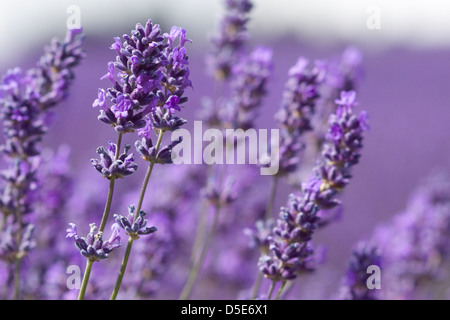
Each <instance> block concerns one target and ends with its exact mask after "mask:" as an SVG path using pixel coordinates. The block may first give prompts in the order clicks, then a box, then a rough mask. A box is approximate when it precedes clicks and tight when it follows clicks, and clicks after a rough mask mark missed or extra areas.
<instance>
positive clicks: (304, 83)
mask: <svg viewBox="0 0 450 320" xmlns="http://www.w3.org/2000/svg"><path fill="white" fill-rule="evenodd" d="M308 63H309V62H308V60H306V59H305V58H303V57H300V58H299V59H298V60H297V63H296V64H295V65H294V66H293V67H292V68H291V69H290V70H289V73H288V75H289V79H288V80H287V82H286V85H285V90H284V93H283V100H282V107H281V109H280V110H279V111H278V112H277V113H276V114H275V119H276V120H277V121H278V123H279V125H280V127H281V129H282V130H281V134H280V135H281V141H280V169H279V171H278V175H279V176H283V175H286V174H288V173H291V172H294V171H295V170H296V169H297V166H298V164H299V158H298V156H299V152H300V151H301V150H302V149H303V146H304V142H302V141H301V138H302V136H303V135H304V133H305V132H307V131H311V130H312V117H313V115H314V112H315V106H316V103H317V101H318V99H319V97H320V95H319V85H320V84H321V83H322V82H323V80H324V77H325V68H324V64H323V63H322V62H316V64H315V67H314V68H313V69H312V70H308V69H307V66H308Z"/></svg>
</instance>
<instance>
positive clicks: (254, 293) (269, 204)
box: [250, 176, 278, 300]
mask: <svg viewBox="0 0 450 320" xmlns="http://www.w3.org/2000/svg"><path fill="white" fill-rule="evenodd" d="M277 187H278V178H277V176H274V177H273V180H272V183H271V187H270V194H269V199H268V201H267V206H266V214H265V219H266V221H267V220H269V219H270V218H272V211H273V205H274V202H275V196H276V194H277ZM261 256H262V254H261ZM262 279H263V274H262V272H260V271H258V275H257V276H256V280H255V284H254V285H253V290H252V295H251V297H250V299H252V300H253V299H256V297H257V296H258V292H259V289H260V287H261V283H262Z"/></svg>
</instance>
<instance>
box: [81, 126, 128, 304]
mask: <svg viewBox="0 0 450 320" xmlns="http://www.w3.org/2000/svg"><path fill="white" fill-rule="evenodd" d="M121 144H122V133H119V134H118V136H117V144H116V152H115V155H114V160H117V159H118V158H119V154H120V148H121ZM115 181H116V179H115V178H112V179H111V180H109V188H108V196H107V198H106V203H105V209H104V210H103V214H102V220H101V222H100V227H99V229H98V233H99V234H101V233H103V230H104V229H105V226H106V222H107V221H108V216H109V212H110V210H111V203H112V198H113V194H114V184H115ZM91 268H92V261H90V260H89V259H87V261H86V271H85V272H84V275H83V281H82V283H81V288H80V292H79V294H78V300H83V299H84V293H85V292H86V287H87V285H88V282H89V277H90V275H91Z"/></svg>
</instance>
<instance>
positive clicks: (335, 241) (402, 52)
mask: <svg viewBox="0 0 450 320" xmlns="http://www.w3.org/2000/svg"><path fill="white" fill-rule="evenodd" d="M264 3H265V2H263V3H262V4H261V6H263V5H264ZM256 6H257V7H258V3H257V4H256ZM80 7H81V10H82V11H81V12H82V14H86V15H90V14H93V12H90V11H89V9H86V10H84V9H83V8H84V7H83V5H81V6H80ZM146 12H147V14H145V15H144V14H143V13H141V14H139V15H138V17H136V16H132V17H131V16H130V17H128V16H127V17H126V18H123V19H121V20H120V23H118V24H114V21H110V22H109V25H108V23H105V25H104V26H103V28H102V29H101V30H95V29H94V28H91V27H90V26H89V25H86V26H85V33H86V43H85V48H86V52H87V57H86V59H85V61H84V62H83V63H82V65H81V66H80V67H78V68H77V70H76V80H75V83H74V86H73V89H72V90H71V93H70V97H69V99H68V100H67V101H66V102H65V103H64V104H63V105H62V106H59V107H58V108H57V109H56V118H55V122H54V124H53V125H52V127H51V130H50V134H48V135H47V136H46V138H45V145H47V146H50V147H57V146H59V145H60V144H67V145H69V146H70V147H71V149H72V158H71V162H72V166H73V170H74V173H75V174H77V173H80V175H82V176H86V175H85V174H81V173H82V172H83V171H93V169H92V167H91V164H90V159H91V158H92V157H94V156H95V155H96V154H95V149H96V147H97V146H99V145H104V144H105V143H106V141H108V140H109V139H112V132H111V129H110V128H108V127H107V126H106V125H103V124H101V123H100V122H99V121H98V120H97V114H98V110H95V109H93V108H92V102H93V101H94V99H95V98H96V97H97V89H98V88H100V87H105V86H106V83H105V81H106V80H105V81H101V80H100V77H101V76H103V75H104V74H105V73H106V72H107V62H108V61H110V60H113V59H114V52H113V51H111V50H110V49H109V46H110V45H111V43H112V42H113V37H114V36H119V35H122V34H124V33H127V32H129V30H131V29H132V28H133V27H134V25H135V23H136V22H141V23H145V21H146V19H147V18H148V17H150V18H152V20H153V21H154V22H156V23H160V24H161V25H162V26H163V30H167V31H168V30H169V28H170V26H171V25H172V24H177V25H182V21H183V19H180V20H181V21H177V20H176V18H175V17H179V14H178V15H173V16H172V15H171V12H170V11H168V12H162V11H159V12H158V13H157V14H156V15H153V14H152V12H151V10H147V11H146ZM177 12H178V11H177ZM189 14H190V13H189V12H186V15H189ZM208 14H209V13H208ZM361 15H362V16H361V21H362V26H363V27H362V28H363V29H364V27H365V26H364V19H365V18H366V17H367V16H366V15H365V12H364V11H362V13H361ZM386 15H389V11H388V10H386ZM147 16H148V17H147ZM57 17H58V19H59V20H58V21H64V19H65V17H66V15H65V13H64V12H59V13H57ZM82 18H83V16H82ZM278 18H280V17H278ZM136 19H137V20H136ZM210 19H211V18H210V17H209V18H208V19H207V23H205V27H206V28H205V29H208V28H209V27H211V25H210ZM254 19H258V16H256V17H255V18H254ZM279 20H280V19H277V20H275V22H274V24H276V22H277V21H279ZM82 23H83V20H82ZM190 23H192V24H193V23H194V22H192V21H191V22H190ZM200 23H202V22H201V20H199V22H198V23H197V25H196V26H195V27H193V28H194V29H195V32H194V33H193V35H192V36H191V38H192V39H193V40H194V43H193V44H192V45H191V46H190V48H189V49H190V54H189V55H190V59H191V80H192V82H193V85H194V90H193V91H192V92H189V94H188V95H189V101H190V102H189V103H188V105H187V107H186V108H185V109H184V110H183V111H182V116H184V117H185V118H186V119H188V120H189V121H190V122H192V121H193V120H196V119H197V117H196V114H195V110H198V108H199V107H200V105H201V99H202V97H204V96H210V95H211V92H212V85H211V83H212V81H211V78H209V77H208V76H207V74H206V69H205V63H204V58H205V54H206V52H207V51H208V47H207V45H208V43H207V37H208V35H209V33H210V30H209V29H208V30H206V32H204V33H203V34H201V32H198V30H199V29H201V27H199V25H198V24H200ZM261 23H262V22H261V21H256V22H255V25H253V27H252V28H251V29H250V36H251V40H250V45H251V46H255V45H260V44H263V45H266V46H270V47H272V48H273V49H274V61H275V74H274V77H273V79H272V81H271V85H270V89H269V96H268V98H267V99H266V100H265V103H264V106H263V108H262V110H261V113H260V118H259V119H258V121H257V124H258V125H259V127H261V128H275V127H276V123H275V122H274V120H273V115H274V113H275V112H276V111H277V110H278V108H279V107H280V101H281V94H282V90H283V87H284V83H285V81H286V79H287V70H288V69H289V68H290V66H292V65H293V64H294V63H295V62H296V60H297V58H298V57H299V56H304V57H306V58H308V59H310V60H315V59H328V58H331V57H334V56H336V55H340V54H341V53H342V51H343V50H344V48H345V47H346V46H347V45H356V46H357V47H358V48H359V49H360V50H361V51H362V53H363V69H364V78H363V81H362V83H361V85H360V87H359V89H358V100H359V102H360V104H359V108H360V109H365V110H367V111H368V113H369V115H370V126H371V129H370V131H369V132H368V133H367V135H366V140H365V147H364V149H363V152H362V154H363V156H362V160H361V163H360V165H358V166H356V168H355V169H354V171H353V176H354V178H353V180H352V181H351V183H350V185H349V186H348V188H346V190H345V192H344V194H343V195H342V197H341V199H342V202H343V207H344V212H343V218H342V221H339V222H337V223H334V224H332V225H330V226H329V227H327V228H326V229H324V230H322V231H321V232H319V233H318V234H317V235H316V237H315V243H316V244H319V245H325V246H326V247H327V248H328V261H327V263H326V265H324V266H322V267H320V269H321V271H320V270H319V272H318V274H317V275H316V277H323V276H324V274H325V273H327V275H329V276H330V281H329V284H330V287H333V285H336V283H337V281H339V280H340V277H341V275H342V272H343V270H344V268H345V266H346V263H347V259H348V255H349V253H350V251H351V249H352V247H353V246H354V244H355V243H356V242H357V241H358V240H360V239H364V238H366V237H368V236H369V235H370V234H371V233H372V231H373V228H374V226H376V225H377V224H378V223H380V222H384V221H388V220H389V219H390V218H391V217H392V216H393V215H394V214H396V213H398V212H399V211H401V210H402V209H403V208H404V207H405V204H406V201H407V199H408V196H409V194H410V193H411V191H412V190H413V189H415V188H416V187H417V186H418V184H419V183H420V182H421V180H422V179H423V178H425V177H426V176H427V175H428V174H430V173H431V172H433V171H434V170H436V169H439V168H443V169H444V170H450V139H449V128H450V127H449V123H450V112H449V110H448V108H449V100H450V81H448V78H449V75H450V51H449V50H448V49H446V48H445V47H444V46H435V47H425V48H418V47H414V46H410V45H407V44H404V43H402V41H399V43H398V44H396V43H395V42H393V43H391V44H390V45H389V46H381V45H380V46H378V35H376V34H375V33H376V32H380V33H381V32H389V30H388V31H386V30H384V29H383V30H364V31H362V33H363V34H365V35H366V37H367V38H369V39H367V38H366V40H365V42H361V41H360V42H358V41H349V40H348V39H344V38H339V39H335V40H333V41H326V37H325V38H320V39H318V40H317V41H315V40H314V38H313V37H311V36H310V37H308V36H305V35H304V36H301V37H299V36H298V35H295V34H294V33H293V32H292V31H291V32H288V31H286V33H285V34H284V35H280V34H281V31H280V32H279V34H278V35H277V36H276V37H264V36H263V35H262V34H261V33H258V32H256V31H257V30H255V29H256V27H255V26H257V25H258V24H261ZM317 23H318V24H320V23H326V21H321V19H318V21H317ZM429 23H432V21H429ZM60 25H61V28H60V29H58V30H56V31H55V32H54V34H53V35H54V36H58V37H60V38H61V37H62V34H63V33H64V28H65V25H64V24H60ZM182 26H183V27H185V28H186V29H187V30H188V35H189V32H190V31H189V30H190V29H189V24H188V25H182ZM392 26H393V24H392V23H391V24H388V25H387V26H386V28H389V27H392ZM383 27H384V25H383ZM282 30H283V29H282ZM253 32H255V33H253ZM43 34H45V35H48V34H50V32H49V31H48V30H47V31H46V32H45V33H43ZM53 35H52V36H53ZM410 36H411V37H412V36H414V35H413V34H411V35H410ZM23 37H24V38H25V37H27V35H26V34H25V35H23ZM329 37H332V36H329ZM370 37H373V42H374V43H371V40H370ZM41 38H43V37H41ZM324 39H325V40H324ZM22 41H27V40H26V39H23V40H22ZM34 42H37V41H36V40H35V41H34ZM47 42H48V41H47V40H44V39H42V41H41V42H40V43H35V44H34V45H33V46H32V47H30V48H28V49H27V53H26V56H24V55H23V54H22V55H21V56H19V58H16V59H15V58H13V57H9V58H8V59H7V60H6V59H3V60H2V61H0V72H1V73H2V74H3V73H4V72H5V71H6V69H7V68H9V67H14V66H16V65H20V66H22V68H26V67H28V66H31V65H32V64H33V63H34V61H36V59H37V58H38V57H39V55H40V54H41V52H42V49H41V48H42V45H43V44H46V43H47ZM3 50H5V48H4V49H3ZM127 142H128V143H132V141H131V140H130V141H127ZM166 172H169V171H166ZM97 178H98V177H97ZM265 187H266V188H269V179H267V184H266V185H265ZM123 188H125V186H123ZM119 190H120V187H119ZM289 191H290V188H289V187H288V186H287V184H284V183H283V184H282V185H281V188H280V189H279V190H278V193H277V199H276V208H278V207H279V206H282V205H284V204H285V203H286V200H287V195H288V193H289Z"/></svg>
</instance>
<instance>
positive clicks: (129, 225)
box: [114, 205, 158, 240]
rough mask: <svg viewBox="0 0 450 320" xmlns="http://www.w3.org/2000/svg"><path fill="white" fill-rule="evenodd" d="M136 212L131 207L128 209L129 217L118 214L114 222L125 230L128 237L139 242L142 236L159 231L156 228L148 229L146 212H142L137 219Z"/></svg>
mask: <svg viewBox="0 0 450 320" xmlns="http://www.w3.org/2000/svg"><path fill="white" fill-rule="evenodd" d="M135 210H136V208H135V207H134V206H133V205H130V206H129V207H128V217H124V216H122V215H118V214H115V215H114V220H115V221H116V223H117V224H118V225H119V226H120V227H121V228H122V229H124V230H125V232H126V234H127V235H129V236H130V237H131V238H132V239H133V240H137V239H139V236H140V235H147V234H151V233H154V232H156V231H157V230H158V229H157V228H156V227H147V219H145V218H144V216H145V215H146V213H145V212H144V211H142V210H141V211H140V212H139V215H138V216H137V218H135Z"/></svg>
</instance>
